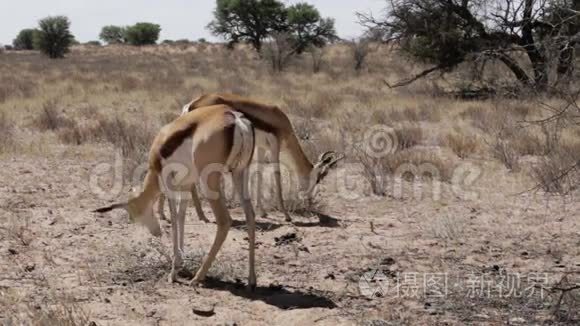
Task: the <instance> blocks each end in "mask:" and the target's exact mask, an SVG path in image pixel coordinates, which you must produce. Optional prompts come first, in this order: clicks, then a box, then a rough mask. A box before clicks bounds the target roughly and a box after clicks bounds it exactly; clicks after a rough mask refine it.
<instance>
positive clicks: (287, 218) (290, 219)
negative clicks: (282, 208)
mask: <svg viewBox="0 0 580 326" xmlns="http://www.w3.org/2000/svg"><path fill="white" fill-rule="evenodd" d="M284 216H285V218H284V220H285V221H286V222H292V218H291V217H290V215H288V214H284Z"/></svg>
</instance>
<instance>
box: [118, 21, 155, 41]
mask: <svg viewBox="0 0 580 326" xmlns="http://www.w3.org/2000/svg"><path fill="white" fill-rule="evenodd" d="M159 33H161V26H159V25H157V24H153V23H137V24H135V25H133V26H129V27H127V28H126V30H125V38H126V39H127V43H129V44H131V45H139V46H140V45H149V44H155V43H156V42H157V40H158V39H159Z"/></svg>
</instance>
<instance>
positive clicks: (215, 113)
mask: <svg viewBox="0 0 580 326" xmlns="http://www.w3.org/2000/svg"><path fill="white" fill-rule="evenodd" d="M253 150H254V125H253V123H252V122H251V120H250V119H247V117H245V115H244V114H243V113H240V112H238V111H235V110H233V109H232V108H230V107H228V106H227V105H214V106H208V107H204V108H201V109H199V110H196V111H195V112H191V113H188V114H185V115H182V116H181V117H179V118H177V119H176V120H174V121H173V122H171V123H169V124H168V125H166V126H164V127H163V128H162V129H161V131H160V132H159V134H158V135H157V137H156V138H155V140H154V142H153V145H152V147H151V150H150V153H149V166H148V170H147V174H146V176H145V181H144V184H143V187H142V189H141V191H140V192H139V193H138V195H137V196H135V197H133V198H132V199H130V200H129V201H127V202H122V203H117V204H113V205H110V206H107V207H103V208H99V209H97V210H95V212H98V213H104V212H108V211H111V210H113V209H117V208H124V209H126V210H127V211H128V212H129V216H130V219H131V220H136V221H138V222H140V223H142V224H144V225H145V226H146V227H147V228H148V229H149V231H150V232H151V234H153V235H155V236H161V228H160V226H159V221H158V219H157V218H155V217H154V213H153V205H154V203H155V202H156V201H157V199H158V197H159V195H160V194H164V195H165V196H166V197H167V198H168V199H169V208H170V212H171V221H172V223H171V231H172V232H171V233H172V242H173V262H172V266H171V272H170V274H169V282H173V281H175V280H176V276H177V274H176V273H177V270H178V269H179V268H181V265H182V263H183V260H182V252H183V235H184V220H185V213H186V210H187V205H188V201H189V199H188V196H187V193H186V192H188V191H189V190H190V189H192V187H195V184H199V186H200V188H201V190H202V192H203V193H204V195H205V196H206V197H207V198H208V200H209V202H210V206H211V208H212V210H213V213H214V215H215V219H216V224H217V233H216V236H215V239H214V242H213V244H212V246H211V249H210V251H209V253H208V254H207V256H206V257H205V259H204V261H203V263H202V265H201V267H200V268H199V270H198V271H197V273H196V274H195V277H194V278H193V280H192V281H191V283H192V284H195V283H199V282H202V281H203V280H204V279H205V276H206V274H207V271H208V270H209V268H210V267H211V265H212V262H213V261H214V260H215V257H216V255H217V253H218V252H219V250H220V248H221V246H222V245H223V243H224V241H225V239H226V237H227V234H228V231H229V229H230V226H231V224H232V220H231V218H230V215H229V212H228V210H227V208H226V206H225V203H224V196H223V194H222V191H221V187H220V182H221V178H222V176H223V173H225V172H231V173H232V178H233V183H234V186H235V188H236V192H237V193H238V194H239V197H240V198H241V201H242V206H243V210H244V213H245V215H246V221H247V229H248V230H247V232H248V239H249V277H248V286H249V287H250V288H251V289H253V288H255V286H256V273H255V269H254V268H255V267H254V243H255V216H254V210H253V208H252V204H251V202H250V199H249V197H248V191H247V190H248V186H247V185H248V178H247V174H248V173H247V172H248V166H249V162H250V160H251V157H252V154H253Z"/></svg>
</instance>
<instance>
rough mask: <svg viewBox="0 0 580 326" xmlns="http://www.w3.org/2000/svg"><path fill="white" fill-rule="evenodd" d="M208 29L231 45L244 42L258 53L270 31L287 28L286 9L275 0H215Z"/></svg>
mask: <svg viewBox="0 0 580 326" xmlns="http://www.w3.org/2000/svg"><path fill="white" fill-rule="evenodd" d="M208 29H209V30H210V31H211V32H212V33H213V34H214V35H216V36H220V37H223V38H224V39H226V40H227V41H229V44H230V45H233V44H236V43H238V42H240V41H246V42H249V43H250V44H251V45H252V46H253V47H254V48H255V49H256V50H257V51H258V52H260V51H261V49H262V43H263V41H264V39H266V38H267V37H268V36H269V35H270V34H271V33H272V32H275V31H285V30H286V29H287V26H286V9H285V7H284V4H283V3H282V2H280V1H277V0H216V9H215V10H214V20H213V21H212V22H211V23H209V25H208Z"/></svg>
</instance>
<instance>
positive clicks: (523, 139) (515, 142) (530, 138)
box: [511, 128, 551, 156]
mask: <svg viewBox="0 0 580 326" xmlns="http://www.w3.org/2000/svg"><path fill="white" fill-rule="evenodd" d="M511 143H512V146H513V148H514V150H515V151H516V152H517V153H518V154H519V155H522V156H523V155H544V154H546V153H548V152H549V151H550V150H549V148H550V147H551V145H547V142H546V139H542V137H540V136H539V135H538V134H536V133H534V129H531V128H521V129H519V130H518V131H517V132H515V133H514V134H513V136H512V137H511Z"/></svg>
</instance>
